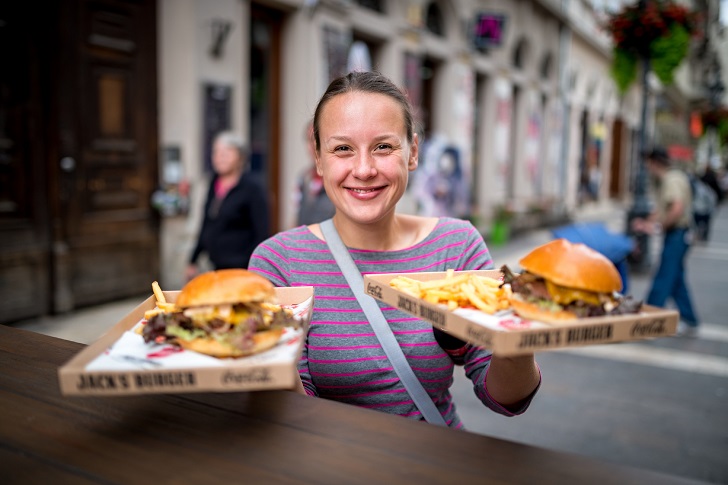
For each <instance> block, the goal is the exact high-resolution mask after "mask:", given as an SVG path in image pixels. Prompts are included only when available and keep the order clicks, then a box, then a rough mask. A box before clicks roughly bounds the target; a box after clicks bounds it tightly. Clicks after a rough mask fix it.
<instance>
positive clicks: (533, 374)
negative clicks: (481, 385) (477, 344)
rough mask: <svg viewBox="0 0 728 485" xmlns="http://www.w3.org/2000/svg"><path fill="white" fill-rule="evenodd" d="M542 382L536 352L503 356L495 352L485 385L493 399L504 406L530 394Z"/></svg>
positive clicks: (510, 404) (515, 402)
mask: <svg viewBox="0 0 728 485" xmlns="http://www.w3.org/2000/svg"><path fill="white" fill-rule="evenodd" d="M539 382H541V372H540V371H539V370H538V365H537V364H536V359H535V356H534V354H525V355H517V356H513V357H501V356H498V355H497V354H493V356H492V357H491V360H490V368H489V369H488V375H487V377H486V380H485V387H486V388H487V389H488V393H489V394H490V395H491V397H492V398H493V399H495V400H496V401H497V402H498V403H499V404H501V405H502V406H506V407H508V406H512V405H514V404H517V403H519V402H521V401H523V400H524V399H526V398H527V397H528V396H530V395H531V394H532V393H533V391H535V390H536V388H537V387H538V384H539Z"/></svg>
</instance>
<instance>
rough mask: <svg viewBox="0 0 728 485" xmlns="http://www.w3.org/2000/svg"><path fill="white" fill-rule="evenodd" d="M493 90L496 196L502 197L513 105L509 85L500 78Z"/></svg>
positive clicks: (509, 155) (509, 167) (505, 183)
mask: <svg viewBox="0 0 728 485" xmlns="http://www.w3.org/2000/svg"><path fill="white" fill-rule="evenodd" d="M494 83H495V84H494V90H495V110H496V114H495V124H494V126H493V135H494V136H493V154H494V159H495V166H496V168H497V169H496V172H495V174H494V176H495V177H496V183H495V184H494V185H493V187H495V191H496V194H497V195H499V196H503V195H504V194H505V193H506V187H507V184H508V173H509V172H510V170H511V153H510V145H511V142H510V140H511V124H512V123H511V118H512V116H513V113H512V110H513V103H512V99H511V83H510V82H509V81H508V80H506V79H502V78H496V79H495V80H494Z"/></svg>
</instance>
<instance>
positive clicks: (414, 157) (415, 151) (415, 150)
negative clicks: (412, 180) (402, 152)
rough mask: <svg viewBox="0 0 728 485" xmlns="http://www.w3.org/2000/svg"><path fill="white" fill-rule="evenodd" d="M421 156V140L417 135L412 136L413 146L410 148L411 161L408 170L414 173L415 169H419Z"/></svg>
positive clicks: (408, 162)
mask: <svg viewBox="0 0 728 485" xmlns="http://www.w3.org/2000/svg"><path fill="white" fill-rule="evenodd" d="M419 154H420V140H419V138H418V137H417V133H415V134H414V135H412V146H411V147H410V155H409V160H408V161H407V169H408V170H409V171H410V172H412V171H413V170H414V169H416V168H417V165H418V164H419V159H418V157H419Z"/></svg>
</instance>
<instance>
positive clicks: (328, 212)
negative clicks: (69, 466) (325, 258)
mask: <svg viewBox="0 0 728 485" xmlns="http://www.w3.org/2000/svg"><path fill="white" fill-rule="evenodd" d="M306 147H307V148H308V155H309V159H310V161H311V166H310V167H308V168H307V169H306V170H305V171H304V172H303V173H302V174H301V176H300V177H299V179H298V183H297V185H296V191H297V202H298V216H297V219H296V222H297V223H298V225H304V226H305V225H308V224H314V223H316V222H321V221H325V220H326V219H330V218H331V217H333V216H334V210H335V209H334V204H332V203H331V200H330V199H329V197H328V195H326V190H325V189H324V181H323V179H322V178H321V174H320V173H319V172H318V169H317V168H316V164H315V163H314V160H315V156H316V149H315V148H314V141H313V124H311V123H309V124H308V126H307V127H306Z"/></svg>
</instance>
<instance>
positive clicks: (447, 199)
mask: <svg viewBox="0 0 728 485" xmlns="http://www.w3.org/2000/svg"><path fill="white" fill-rule="evenodd" d="M468 181H469V177H467V176H466V170H465V168H464V166H463V161H462V152H461V151H460V149H458V148H457V147H456V146H455V145H453V144H452V143H451V142H450V141H449V140H448V139H447V138H446V137H445V136H443V135H435V136H433V137H432V138H430V139H428V140H426V141H425V142H424V143H422V145H421V146H420V155H419V166H418V167H417V170H416V171H415V172H413V174H412V184H411V190H412V193H413V196H414V199H415V202H416V206H417V213H418V214H420V215H423V216H431V217H448V216H449V217H468V216H469V215H470V204H469V201H470V187H469V182H468Z"/></svg>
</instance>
